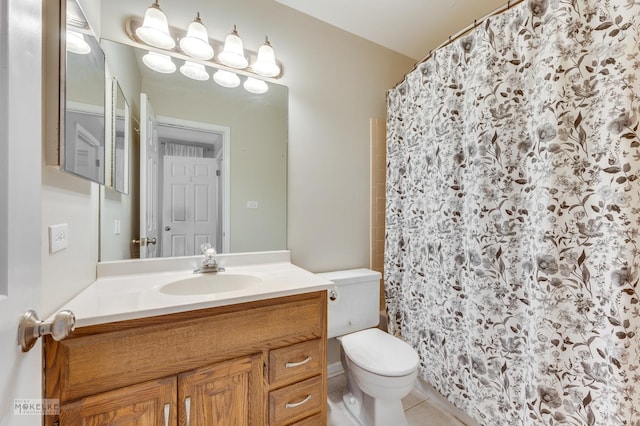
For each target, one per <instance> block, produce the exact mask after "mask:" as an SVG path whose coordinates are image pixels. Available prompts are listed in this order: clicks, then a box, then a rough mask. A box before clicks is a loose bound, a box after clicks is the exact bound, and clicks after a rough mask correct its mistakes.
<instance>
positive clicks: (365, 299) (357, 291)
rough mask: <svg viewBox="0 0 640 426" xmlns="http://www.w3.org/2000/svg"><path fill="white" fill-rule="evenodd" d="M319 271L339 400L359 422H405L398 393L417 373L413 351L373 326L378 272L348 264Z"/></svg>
mask: <svg viewBox="0 0 640 426" xmlns="http://www.w3.org/2000/svg"><path fill="white" fill-rule="evenodd" d="M318 275H319V276H321V277H323V278H325V279H328V280H330V281H332V282H333V283H334V284H335V285H336V286H335V287H334V288H333V289H332V290H330V292H329V308H328V336H329V338H331V337H336V338H337V339H338V340H339V341H340V343H341V345H342V366H343V368H344V370H345V373H346V377H347V386H346V388H345V391H344V394H343V397H342V399H343V401H344V405H345V407H346V408H347V410H348V411H349V413H351V414H352V415H353V416H354V418H355V419H356V420H357V421H358V423H360V424H361V425H363V426H389V425H392V426H401V425H407V419H406V417H405V415H404V410H403V408H402V401H401V400H402V398H404V397H405V396H407V395H408V394H409V392H411V389H413V386H414V384H415V381H416V378H417V376H418V363H419V358H418V354H417V352H416V351H415V350H414V349H413V348H412V347H411V346H409V345H408V344H407V343H405V342H403V341H402V340H400V339H398V338H396V337H394V336H391V335H390V334H387V333H385V332H384V331H382V330H379V329H377V328H371V327H376V326H377V325H378V322H379V321H380V313H379V310H380V292H379V288H380V287H379V286H380V278H381V275H380V273H379V272H375V271H371V270H369V269H351V270H346V271H336V272H326V273H322V274H318Z"/></svg>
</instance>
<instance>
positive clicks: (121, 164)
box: [111, 79, 130, 194]
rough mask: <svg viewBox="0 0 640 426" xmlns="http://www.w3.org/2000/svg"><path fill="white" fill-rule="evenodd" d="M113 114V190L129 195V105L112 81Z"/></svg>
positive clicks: (118, 86) (115, 81)
mask: <svg viewBox="0 0 640 426" xmlns="http://www.w3.org/2000/svg"><path fill="white" fill-rule="evenodd" d="M113 96H114V102H113V106H114V113H113V145H112V154H111V155H112V157H111V158H112V170H113V173H112V175H111V176H112V182H111V185H112V186H113V189H115V190H116V191H118V192H121V193H123V194H128V193H129V139H130V135H129V127H130V125H129V114H130V112H129V104H128V102H127V99H126V98H125V97H124V93H123V92H122V88H121V87H120V84H118V81H117V80H116V79H114V91H113Z"/></svg>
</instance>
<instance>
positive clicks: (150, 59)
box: [142, 52, 176, 74]
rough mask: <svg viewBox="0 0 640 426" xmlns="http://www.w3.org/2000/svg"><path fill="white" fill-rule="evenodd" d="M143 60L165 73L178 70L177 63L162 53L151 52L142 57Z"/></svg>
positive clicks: (154, 68) (152, 67)
mask: <svg viewBox="0 0 640 426" xmlns="http://www.w3.org/2000/svg"><path fill="white" fill-rule="evenodd" d="M142 62H144V64H145V65H146V66H148V67H149V68H151V69H152V70H154V71H156V72H160V73H163V74H171V73H172V72H175V70H176V64H174V63H173V61H172V60H171V57H169V56H168V55H163V54H162V53H156V52H149V53H147V54H146V55H144V56H143V57H142Z"/></svg>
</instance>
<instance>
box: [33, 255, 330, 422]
mask: <svg viewBox="0 0 640 426" xmlns="http://www.w3.org/2000/svg"><path fill="white" fill-rule="evenodd" d="M229 256H230V258H232V256H233V255H229ZM182 261H183V262H184V261H185V260H184V259H183V260H182ZM165 262H166V260H165ZM173 262H174V263H175V262H180V259H178V260H173ZM222 262H225V261H224V260H222ZM228 264H233V259H231V261H227V265H228ZM118 267H120V266H116V268H118ZM227 270H228V271H230V273H231V274H239V272H238V271H241V272H242V273H243V274H252V275H254V276H256V277H260V278H261V279H262V284H261V285H259V286H257V287H258V288H257V289H256V288H255V287H253V288H251V287H250V288H240V289H239V290H237V291H234V290H231V291H229V290H225V291H224V292H211V293H207V294H198V295H179V296H176V295H161V294H158V295H155V293H161V291H159V290H162V289H163V288H165V287H166V286H167V285H169V284H173V283H175V282H181V281H180V279H181V280H182V281H184V282H185V283H189V280H190V278H189V277H188V275H187V274H189V273H190V272H189V271H188V270H186V271H177V272H153V273H146V274H144V273H143V274H122V275H116V276H115V277H114V276H111V277H109V278H105V279H103V280H101V279H98V281H97V282H96V283H94V284H93V285H92V286H91V287H90V288H89V289H87V291H85V294H81V295H79V296H78V297H77V298H76V299H74V300H72V301H71V302H70V303H69V304H68V306H65V308H67V309H71V310H73V309H74V307H75V308H76V309H77V310H78V312H79V314H76V315H77V327H76V330H75V331H74V332H73V334H72V335H71V336H70V337H69V338H67V339H65V340H62V341H60V342H57V341H55V340H53V339H51V336H48V337H47V339H46V340H45V343H44V358H45V360H44V361H45V374H44V376H45V397H46V398H54V399H59V401H60V415H59V416H46V417H45V424H46V425H51V426H52V425H55V424H57V423H56V422H58V421H59V424H60V425H77V424H112V423H117V422H118V421H123V420H125V419H126V421H127V423H129V422H136V424H144V425H178V424H179V425H212V424H217V425H291V424H295V425H324V424H326V417H327V413H326V399H327V385H326V342H327V292H326V289H327V288H329V287H330V286H331V283H330V282H327V281H326V280H322V279H320V278H318V277H317V276H315V275H314V274H311V273H309V272H306V271H304V270H302V269H300V268H297V267H295V266H293V265H291V264H290V263H286V262H275V263H265V264H256V265H251V266H246V265H245V266H241V267H233V266H228V267H227ZM191 275H193V274H192V273H191ZM185 277H186V278H185ZM200 278H202V277H198V279H200ZM295 281H297V282H298V284H297V286H296V285H295V284H294V282H295ZM136 282H137V286H136V287H134V288H135V290H136V291H134V292H133V293H134V294H136V296H133V298H134V299H135V300H137V301H138V305H139V307H140V309H134V307H133V305H132V302H131V300H128V298H129V299H130V298H131V297H132V296H131V290H132V286H133V285H134V283H136ZM109 289H110V290H109ZM268 289H270V290H271V291H268ZM109 291H111V294H109ZM107 294H109V296H113V297H118V296H117V295H118V294H119V295H120V299H121V301H122V303H121V304H114V303H112V302H113V300H108V297H107ZM101 295H102V297H101ZM169 300H174V303H170V302H169ZM92 303H93V306H91V307H87V305H88V304H92ZM83 306H84V307H85V308H84V309H85V311H83V310H82V309H83ZM99 306H102V307H99ZM117 306H120V308H118V307H117ZM142 308H144V309H142ZM74 312H75V311H74Z"/></svg>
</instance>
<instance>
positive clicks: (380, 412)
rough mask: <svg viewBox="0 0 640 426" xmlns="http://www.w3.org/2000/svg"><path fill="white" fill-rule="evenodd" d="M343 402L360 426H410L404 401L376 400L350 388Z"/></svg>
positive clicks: (345, 393)
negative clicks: (405, 412) (403, 404)
mask: <svg viewBox="0 0 640 426" xmlns="http://www.w3.org/2000/svg"><path fill="white" fill-rule="evenodd" d="M342 402H343V403H344V406H345V408H346V410H347V412H349V414H350V415H351V416H352V417H353V419H354V420H355V421H356V422H357V423H358V425H360V426H389V425H393V426H408V425H409V423H408V422H407V418H406V416H405V414H404V408H403V407H402V401H400V400H388V399H374V398H372V397H370V396H369V395H367V394H366V393H364V392H362V391H360V390H359V389H358V390H356V392H352V391H350V390H349V389H348V388H347V389H345V390H344V393H343V394H342Z"/></svg>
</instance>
